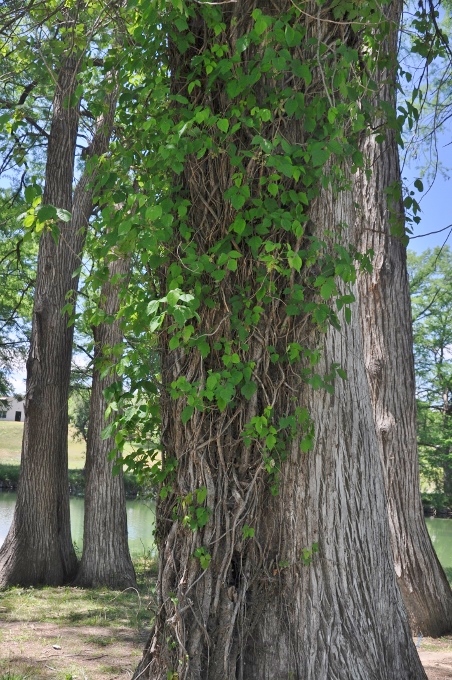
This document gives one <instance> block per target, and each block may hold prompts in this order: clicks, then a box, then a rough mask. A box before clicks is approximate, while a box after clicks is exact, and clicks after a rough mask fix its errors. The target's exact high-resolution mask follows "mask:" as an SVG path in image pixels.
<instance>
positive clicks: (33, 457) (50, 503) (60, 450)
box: [0, 56, 117, 587]
mask: <svg viewBox="0 0 452 680" xmlns="http://www.w3.org/2000/svg"><path fill="white" fill-rule="evenodd" d="M79 66H80V62H79V60H78V59H77V58H76V57H75V56H73V57H70V58H67V59H66V60H65V61H64V63H63V65H62V68H61V71H60V74H59V78H58V83H57V87H56V91H55V96H54V101H53V114H52V124H51V128H50V135H49V144H48V149H47V162H46V178H45V190H44V196H43V204H50V205H53V206H56V207H58V208H64V209H66V210H68V211H70V212H72V220H71V221H70V222H68V223H65V222H61V223H59V225H58V226H59V229H60V237H59V239H58V243H55V241H54V239H53V238H52V236H51V234H50V232H48V231H45V232H44V233H43V235H42V237H41V241H40V245H39V254H38V270H37V276H36V292H35V301H34V308H33V323H32V335H31V346H30V352H29V356H28V360H27V383H26V397H25V414H26V419H25V425H24V437H23V442H22V456H21V476H20V482H19V489H18V497H17V503H16V507H15V512H14V518H13V522H12V525H11V528H10V530H9V532H8V535H7V537H6V539H5V542H4V544H3V546H2V548H1V550H0V586H1V587H4V586H7V585H14V584H20V585H37V584H47V585H60V584H62V583H65V582H68V581H70V580H72V578H73V577H74V576H75V573H76V569H77V559H76V556H75V552H74V548H73V545H72V540H71V532H70V522H69V483H68V477H67V468H68V454H67V436H68V413H67V402H68V392H69V379H70V369H71V356H72V339H73V327H72V326H71V327H68V319H67V317H66V315H64V316H63V315H62V314H61V310H62V308H63V307H64V306H65V304H66V302H67V295H68V293H69V292H70V291H72V290H74V289H75V290H76V289H77V283H78V277H73V273H74V271H75V270H76V268H77V267H78V266H79V264H80V253H81V252H82V250H83V246H84V241H85V234H86V227H87V226H88V220H89V218H90V216H91V213H92V208H93V205H92V201H93V194H92V189H91V190H90V189H88V184H89V182H90V181H92V179H93V174H92V173H85V174H84V175H82V177H81V179H80V181H79V183H78V185H77V188H76V190H75V192H74V195H73V181H74V154H75V144H76V139H77V130H78V105H76V106H70V107H68V106H67V101H69V100H71V97H72V96H73V93H74V92H75V88H76V86H77V73H78V69H79ZM116 95H117V93H113V94H112V95H111V96H110V97H109V99H108V105H109V110H108V111H107V112H106V115H105V118H104V119H102V120H101V121H99V125H98V129H97V132H96V134H95V135H94V138H93V142H92V144H91V148H90V152H92V153H93V154H99V155H100V154H102V153H104V152H105V151H106V148H107V145H108V139H109V136H110V134H111V129H112V121H113V114H114V107H115V102H116Z"/></svg>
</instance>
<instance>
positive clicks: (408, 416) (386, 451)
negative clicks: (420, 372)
mask: <svg viewBox="0 0 452 680" xmlns="http://www.w3.org/2000/svg"><path fill="white" fill-rule="evenodd" d="M365 153H366V158H368V159H369V162H370V164H371V168H372V175H371V177H370V179H368V180H366V179H365V178H364V177H362V178H361V182H362V186H361V191H362V193H363V196H364V200H365V203H364V205H366V204H367V202H368V201H373V202H374V203H377V202H378V201H379V204H378V209H377V210H376V211H375V212H374V214H373V215H371V216H369V215H368V214H365V215H362V217H361V226H362V229H361V242H360V249H361V250H363V251H367V250H369V249H372V250H373V252H374V258H373V271H372V273H371V274H361V275H360V277H359V295H360V314H361V320H362V325H363V335H364V342H365V350H364V351H365V361H366V369H367V376H368V380H369V385H370V390H371V398H372V405H373V409H374V416H375V423H376V428H377V435H378V445H379V449H380V454H381V457H382V461H383V466H384V470H385V478H386V489H387V496H388V512H389V524H390V528H391V544H392V549H393V553H394V564H395V570H396V574H397V577H398V581H399V586H400V588H401V591H402V595H403V599H404V602H405V606H406V608H407V610H408V614H409V620H410V625H411V629H412V631H413V634H418V633H422V634H423V635H429V636H433V637H436V636H439V635H444V634H446V633H448V632H450V631H451V629H452V591H451V589H450V586H449V584H448V581H447V578H446V576H445V574H444V572H443V569H442V567H441V565H440V563H439V561H438V558H437V556H436V553H435V551H434V549H433V546H432V543H431V540H430V537H429V535H428V532H427V528H426V526H425V521H424V513H423V509H422V503H421V498H420V491H419V465H418V455H417V438H416V398H415V378H414V360H413V341H412V328H411V305H410V293H409V284H408V275H407V269H406V253H405V247H404V246H403V245H402V244H401V242H400V240H399V239H397V238H394V237H391V236H390V220H389V211H388V209H387V207H386V200H385V190H386V189H387V187H388V186H390V185H391V184H392V183H393V182H398V181H399V178H400V174H399V162H398V149H397V144H396V141H395V139H394V138H393V136H392V135H389V137H388V140H387V141H386V142H384V143H382V144H379V145H376V144H375V143H374V142H373V141H372V139H369V140H368V141H367V142H366V145H365ZM397 208H399V206H397Z"/></svg>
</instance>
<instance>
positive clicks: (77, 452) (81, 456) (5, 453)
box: [0, 421, 150, 680]
mask: <svg viewBox="0 0 452 680" xmlns="http://www.w3.org/2000/svg"><path fill="white" fill-rule="evenodd" d="M23 430H24V424H23V423H16V422H9V421H0V482H1V483H3V487H6V488H10V489H15V488H16V487H17V482H18V479H19V472H20V467H19V464H20V453H21V447H22V436H23ZM85 448H86V445H85V442H79V441H75V439H74V438H73V435H72V432H71V430H70V431H69V438H68V457H69V485H70V488H71V493H72V494H75V495H80V494H83V493H84V491H85V478H84V475H83V467H84V465H85ZM124 485H125V490H126V496H127V497H128V498H134V497H135V496H136V495H137V494H138V493H139V492H140V491H142V489H141V487H140V486H139V484H138V481H137V478H136V477H135V475H134V474H132V473H131V472H126V473H125V474H124ZM149 491H150V490H149V489H148V490H147V491H146V492H147V493H148V492H149ZM0 680H2V679H1V677H0Z"/></svg>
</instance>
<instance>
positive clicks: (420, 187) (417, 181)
mask: <svg viewBox="0 0 452 680" xmlns="http://www.w3.org/2000/svg"><path fill="white" fill-rule="evenodd" d="M414 186H415V187H416V189H417V190H418V191H424V184H423V183H422V180H421V179H419V178H418V179H415V180H414Z"/></svg>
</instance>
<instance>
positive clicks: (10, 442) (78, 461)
mask: <svg viewBox="0 0 452 680" xmlns="http://www.w3.org/2000/svg"><path fill="white" fill-rule="evenodd" d="M23 431H24V424H23V423H16V422H10V421H6V420H3V421H0V465H1V464H3V465H19V463H20V451H21V446H22V435H23ZM85 451H86V445H85V442H80V441H76V440H75V439H74V436H73V431H71V430H69V438H68V453H69V468H70V469H71V470H77V469H81V468H83V466H84V465H85Z"/></svg>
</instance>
